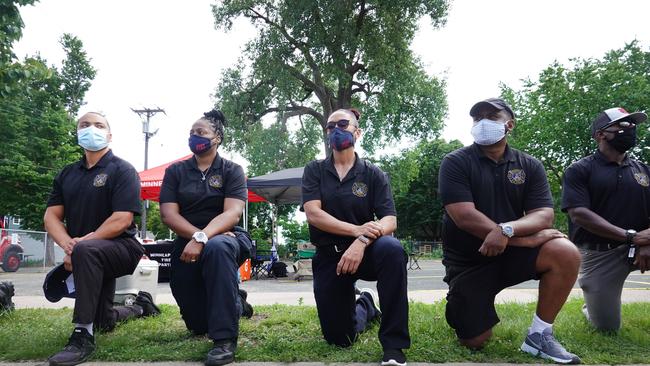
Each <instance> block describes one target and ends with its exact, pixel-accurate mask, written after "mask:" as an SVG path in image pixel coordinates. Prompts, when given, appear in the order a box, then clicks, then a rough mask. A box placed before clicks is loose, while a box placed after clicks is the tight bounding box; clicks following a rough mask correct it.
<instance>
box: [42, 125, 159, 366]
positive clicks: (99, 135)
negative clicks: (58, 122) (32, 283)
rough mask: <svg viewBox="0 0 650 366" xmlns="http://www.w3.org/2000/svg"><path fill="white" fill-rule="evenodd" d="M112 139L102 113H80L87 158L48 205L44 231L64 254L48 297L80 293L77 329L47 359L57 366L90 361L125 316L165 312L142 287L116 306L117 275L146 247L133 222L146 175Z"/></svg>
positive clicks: (56, 187) (73, 167) (67, 173)
mask: <svg viewBox="0 0 650 366" xmlns="http://www.w3.org/2000/svg"><path fill="white" fill-rule="evenodd" d="M111 138H112V136H111V132H110V126H109V124H108V121H107V120H106V118H105V117H104V116H103V115H101V114H99V113H96V112H90V113H86V114H84V115H83V116H82V117H81V118H79V121H78V123H77V140H78V143H79V145H80V146H81V147H82V148H83V149H84V156H83V158H82V159H81V160H80V161H78V162H76V163H73V164H70V165H68V166H66V167H65V168H63V170H62V171H61V172H60V173H59V174H58V175H57V176H56V178H55V179H54V184H53V188H52V192H51V194H50V198H49V200H48V202H47V206H48V207H47V210H46V211H45V217H44V224H45V229H46V230H47V232H48V234H49V235H50V236H51V237H52V239H53V240H54V241H55V242H56V243H57V244H58V245H59V246H60V247H61V248H62V249H63V250H64V252H65V257H64V259H63V262H64V263H63V265H60V266H57V267H55V268H54V269H53V270H52V271H51V272H50V273H49V274H48V275H47V277H46V280H45V283H44V284H43V290H44V293H45V297H46V298H47V299H48V300H50V301H58V300H60V299H61V297H62V296H66V295H69V294H70V293H74V297H75V299H76V300H75V307H74V312H73V318H72V321H73V323H75V328H74V331H73V333H72V335H71V336H70V339H69V340H68V343H67V345H66V346H65V347H64V348H63V350H62V351H60V352H58V353H56V354H54V355H53V356H51V357H50V358H49V359H48V361H49V364H50V365H76V364H79V363H82V362H84V361H86V359H88V357H89V356H90V355H91V354H92V352H93V351H94V350H95V339H94V330H103V331H110V330H112V329H113V328H114V327H115V325H116V323H117V322H119V321H123V320H126V319H130V318H135V317H142V316H150V315H158V314H159V313H160V311H159V309H158V308H157V307H156V305H155V304H154V303H153V301H152V297H151V295H150V294H149V293H147V292H140V293H139V294H138V296H137V298H136V301H135V304H134V305H130V306H116V307H113V297H114V295H115V279H116V278H117V277H121V276H124V275H129V274H132V273H133V271H134V270H135V268H136V266H137V265H138V262H139V261H140V258H141V257H142V254H143V253H144V248H143V247H142V245H141V244H140V243H139V242H138V241H137V240H136V239H135V233H136V230H135V224H134V222H133V216H134V214H139V213H140V179H139V177H138V173H137V171H136V170H135V169H134V168H133V166H132V165H131V164H129V163H128V162H126V161H124V160H122V159H120V158H118V157H117V156H114V155H113V153H112V152H111V150H110V149H109V148H108V144H109V143H110V141H111ZM70 275H72V276H71V277H70ZM66 284H67V285H66ZM72 284H73V285H72ZM62 287H63V288H67V290H62V289H61V288H62Z"/></svg>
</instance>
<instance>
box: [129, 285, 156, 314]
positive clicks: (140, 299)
mask: <svg viewBox="0 0 650 366" xmlns="http://www.w3.org/2000/svg"><path fill="white" fill-rule="evenodd" d="M134 304H135V305H138V306H139V307H141V308H142V316H144V317H147V316H156V315H158V314H160V309H159V308H158V307H157V306H156V304H154V302H153V297H152V296H151V294H150V293H148V292H146V291H140V292H138V296H137V297H136V298H135V303H134Z"/></svg>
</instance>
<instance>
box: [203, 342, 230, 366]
mask: <svg viewBox="0 0 650 366" xmlns="http://www.w3.org/2000/svg"><path fill="white" fill-rule="evenodd" d="M236 350H237V342H236V341H232V340H230V339H221V340H217V341H214V347H213V348H212V349H211V350H210V352H208V356H207V358H206V360H205V365H206V366H218V365H225V364H228V363H231V362H233V361H235V351H236Z"/></svg>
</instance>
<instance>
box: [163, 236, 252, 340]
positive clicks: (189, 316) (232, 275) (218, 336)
mask: <svg viewBox="0 0 650 366" xmlns="http://www.w3.org/2000/svg"><path fill="white" fill-rule="evenodd" d="M186 244H187V239H182V238H178V239H176V241H175V242H174V250H173V252H172V258H171V278H170V281H169V286H170V287H171V289H172V294H173V295H174V299H176V303H177V304H178V307H179V308H180V311H181V316H182V317H183V320H184V321H185V326H187V329H189V330H190V331H191V332H192V333H194V334H197V335H200V334H206V333H207V334H208V336H209V337H210V338H211V339H212V340H224V339H228V340H236V339H237V336H238V334H239V317H240V316H241V312H242V304H241V302H240V299H239V293H238V281H239V279H238V271H239V266H238V265H237V263H238V262H237V261H238V257H239V255H240V246H239V242H238V241H237V239H236V238H233V237H231V236H228V235H223V234H222V235H217V236H215V237H213V238H212V239H210V240H208V242H207V243H205V245H204V247H203V251H202V252H201V256H200V257H199V260H198V261H196V262H194V263H185V262H182V261H181V260H180V256H181V254H182V253H183V249H184V248H185V245H186Z"/></svg>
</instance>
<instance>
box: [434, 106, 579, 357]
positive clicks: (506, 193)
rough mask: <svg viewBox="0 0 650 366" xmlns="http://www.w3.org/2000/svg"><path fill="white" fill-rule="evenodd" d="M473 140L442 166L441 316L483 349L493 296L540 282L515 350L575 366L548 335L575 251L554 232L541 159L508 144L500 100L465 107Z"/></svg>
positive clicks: (574, 270) (494, 318)
mask: <svg viewBox="0 0 650 366" xmlns="http://www.w3.org/2000/svg"><path fill="white" fill-rule="evenodd" d="M470 116H471V117H472V120H473V123H472V129H471V132H472V136H473V137H474V144H472V145H470V146H466V147H463V148H461V149H458V150H456V151H453V152H451V153H449V154H448V155H447V156H445V158H444V159H443V160H442V163H441V165H440V172H439V174H440V178H439V180H438V181H439V192H440V198H441V200H442V203H443V205H444V208H445V215H444V218H443V229H442V230H443V232H442V237H443V264H444V265H445V270H446V276H445V278H444V281H445V282H447V283H448V284H449V292H448V294H447V306H446V312H445V317H446V319H447V322H448V323H449V325H450V326H451V327H452V328H454V330H455V331H456V335H457V336H458V339H459V341H460V343H461V344H463V345H464V346H467V347H469V348H473V349H476V348H481V347H483V345H484V344H485V342H487V340H488V339H489V338H490V337H491V336H492V328H493V327H494V326H495V325H496V324H497V323H498V322H499V317H498V315H497V313H496V310H495V308H494V299H495V296H496V295H497V294H498V293H499V292H500V291H501V290H503V289H505V288H507V287H510V286H513V285H516V284H518V283H521V282H524V281H527V280H532V279H536V280H540V284H539V299H538V302H537V309H536V311H535V315H534V316H533V321H532V324H531V327H530V328H529V329H528V334H527V335H526V337H525V340H524V342H523V344H522V345H521V350H523V351H525V352H528V353H530V354H533V355H536V356H540V357H543V358H547V359H551V360H553V361H555V362H559V363H579V362H580V358H579V357H578V356H576V355H574V354H572V353H570V352H568V351H567V350H565V349H564V347H563V346H562V345H561V344H560V343H559V342H558V341H557V340H556V339H555V337H554V335H553V328H552V326H553V322H554V320H555V318H556V316H557V315H558V313H559V312H560V309H561V308H562V306H563V305H564V302H565V301H566V299H567V296H568V295H569V293H570V291H571V288H572V287H573V284H574V283H575V280H576V277H577V274H578V267H579V264H580V254H579V253H578V251H577V250H576V248H575V246H574V245H573V244H572V243H571V242H570V241H569V240H567V239H566V235H564V234H563V233H561V232H559V231H557V230H554V229H552V225H553V217H554V213H553V198H552V197H551V191H550V189H549V185H548V181H547V178H546V172H545V171H544V166H543V165H542V163H541V162H540V161H539V160H537V159H535V158H533V157H532V156H530V155H527V154H525V153H523V152H521V151H518V150H515V149H513V148H511V147H510V146H509V145H508V141H507V139H508V138H507V136H508V135H509V134H510V132H511V131H512V130H513V129H514V127H515V114H514V113H513V110H512V108H510V106H509V105H508V104H507V103H506V102H505V101H504V100H502V99H498V98H490V99H487V100H484V101H480V102H478V103H476V104H475V105H474V106H473V107H472V108H471V109H470Z"/></svg>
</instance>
